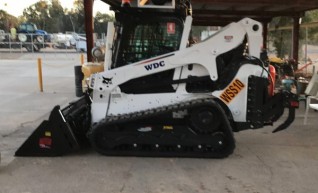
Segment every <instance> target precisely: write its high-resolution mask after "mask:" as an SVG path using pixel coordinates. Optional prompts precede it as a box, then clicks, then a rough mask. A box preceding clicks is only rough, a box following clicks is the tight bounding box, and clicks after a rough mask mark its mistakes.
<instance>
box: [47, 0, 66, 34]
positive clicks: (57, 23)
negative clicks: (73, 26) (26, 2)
mask: <svg viewBox="0 0 318 193" xmlns="http://www.w3.org/2000/svg"><path fill="white" fill-rule="evenodd" d="M49 16H50V17H49V18H48V23H49V24H50V25H49V26H48V29H47V30H48V31H50V32H51V33H57V32H64V28H65V27H64V18H65V13H64V10H63V7H62V6H61V3H60V1H59V0H51V5H50V6H49Z"/></svg>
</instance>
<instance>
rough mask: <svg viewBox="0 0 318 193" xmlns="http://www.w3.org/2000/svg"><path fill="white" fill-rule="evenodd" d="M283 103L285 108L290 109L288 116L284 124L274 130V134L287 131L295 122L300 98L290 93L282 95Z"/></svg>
mask: <svg viewBox="0 0 318 193" xmlns="http://www.w3.org/2000/svg"><path fill="white" fill-rule="evenodd" d="M281 103H282V104H283V107H284V108H288V116H287V119H286V120H285V121H284V122H283V123H282V124H280V125H279V126H278V127H277V128H276V129H274V131H273V133H276V132H278V131H282V130H285V129H287V128H288V126H289V125H290V124H292V123H293V121H294V120H295V108H298V107H299V101H298V96H297V95H296V94H293V93H290V92H283V93H282V101H281Z"/></svg>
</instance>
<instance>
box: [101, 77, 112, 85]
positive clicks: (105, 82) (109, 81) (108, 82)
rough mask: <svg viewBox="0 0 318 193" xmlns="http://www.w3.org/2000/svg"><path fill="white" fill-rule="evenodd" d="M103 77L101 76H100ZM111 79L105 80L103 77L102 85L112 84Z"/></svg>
mask: <svg viewBox="0 0 318 193" xmlns="http://www.w3.org/2000/svg"><path fill="white" fill-rule="evenodd" d="M102 77H103V76H102ZM112 79H113V77H111V78H105V77H103V83H104V84H107V85H108V84H113V82H112Z"/></svg>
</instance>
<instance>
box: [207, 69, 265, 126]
mask: <svg viewBox="0 0 318 193" xmlns="http://www.w3.org/2000/svg"><path fill="white" fill-rule="evenodd" d="M250 75H255V76H264V77H267V73H266V72H265V71H263V69H262V68H261V67H260V66H257V65H253V64H245V65H243V66H242V67H241V68H240V69H239V71H238V73H237V74H236V76H235V78H234V79H233V80H232V82H231V84H230V85H228V86H227V87H226V88H224V89H223V90H219V91H214V92H212V95H213V96H215V97H217V98H219V99H220V100H221V101H222V102H223V103H224V104H226V105H227V106H228V108H229V109H230V111H231V113H232V115H233V119H234V121H236V122H245V121H246V113H247V96H248V78H249V76H250ZM235 80H238V81H240V82H241V83H243V86H241V85H237V86H236V85H235ZM240 82H238V83H236V84H240ZM232 84H233V85H232Z"/></svg>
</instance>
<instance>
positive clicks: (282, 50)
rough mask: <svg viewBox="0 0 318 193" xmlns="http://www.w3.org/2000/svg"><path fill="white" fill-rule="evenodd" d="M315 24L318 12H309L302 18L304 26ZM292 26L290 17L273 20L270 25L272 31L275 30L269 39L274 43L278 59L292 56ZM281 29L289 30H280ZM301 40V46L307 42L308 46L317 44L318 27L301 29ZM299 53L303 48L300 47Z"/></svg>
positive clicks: (317, 20) (317, 19) (271, 32)
mask: <svg viewBox="0 0 318 193" xmlns="http://www.w3.org/2000/svg"><path fill="white" fill-rule="evenodd" d="M313 22H318V10H313V11H307V12H306V14H305V16H304V17H303V18H302V24H306V23H313ZM292 26H293V19H292V18H290V17H276V18H273V20H272V21H271V22H270V24H269V28H270V29H275V30H274V31H270V33H269V39H270V41H271V42H272V43H273V46H274V47H275V51H276V53H277V56H278V57H282V58H283V57H284V56H285V55H289V56H291V55H292V54H291V51H292V33H293V32H292ZM280 27H289V28H287V29H279V28H280ZM306 30H307V32H306ZM306 33H307V35H306ZM306 36H307V40H306ZM299 39H300V45H302V44H304V43H305V42H306V41H307V43H308V44H317V43H318V27H307V29H306V28H302V27H301V28H300V31H299ZM299 51H300V52H301V51H302V49H301V46H300V47H299Z"/></svg>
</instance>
